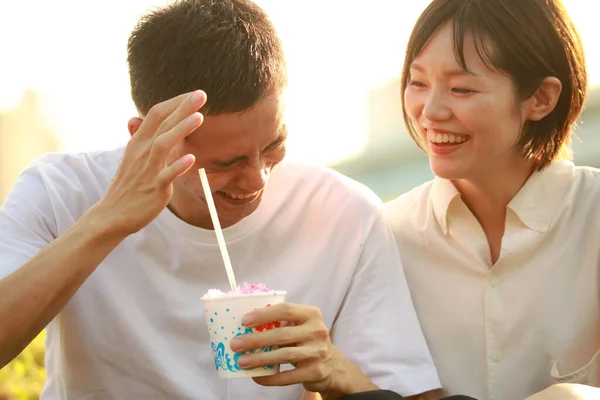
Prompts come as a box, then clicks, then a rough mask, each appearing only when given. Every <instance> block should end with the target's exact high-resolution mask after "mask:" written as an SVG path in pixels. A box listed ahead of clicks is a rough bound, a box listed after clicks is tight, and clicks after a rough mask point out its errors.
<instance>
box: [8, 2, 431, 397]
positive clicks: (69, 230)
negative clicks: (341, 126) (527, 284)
mask: <svg viewBox="0 0 600 400" xmlns="http://www.w3.org/2000/svg"><path fill="white" fill-rule="evenodd" d="M128 63H129V69H130V77H131V85H132V96H133V100H134V102H135V104H136V106H137V109H138V111H139V117H136V118H132V119H131V120H130V121H129V124H128V128H129V132H130V134H131V136H132V138H131V140H130V141H129V143H128V145H127V147H126V148H124V149H119V150H116V151H103V152H97V153H91V154H89V153H86V154H50V155H48V156H45V157H43V158H41V159H40V160H39V161H38V162H36V164H35V165H34V166H32V167H31V168H29V169H27V170H26V171H25V172H24V173H23V175H22V176H21V178H20V179H19V181H18V182H17V184H16V185H15V187H14V189H13V191H12V192H11V194H10V195H9V197H8V199H7V200H6V201H5V203H4V205H3V206H2V209H1V212H0V252H1V253H0V254H1V257H0V279H1V280H0V320H1V321H3V323H2V326H1V327H0V365H5V364H6V363H7V362H9V361H10V360H11V359H12V358H14V357H15V356H16V355H17V354H18V353H19V352H20V351H21V350H22V349H23V348H24V347H25V346H26V345H27V344H28V343H29V342H30V341H31V340H32V339H33V338H34V337H35V336H36V335H37V334H38V333H39V332H40V330H42V329H43V328H44V327H45V326H46V325H47V338H48V339H47V360H46V364H47V369H48V378H47V384H46V388H45V390H44V393H43V395H42V398H43V399H46V400H53V399H59V398H60V399H65V398H69V399H70V398H87V399H134V398H136V399H137V398H161V399H163V398H164V399H184V398H185V399H239V398H244V399H255V398H256V399H258V398H260V399H297V398H299V397H300V396H301V395H302V393H303V389H305V390H306V391H307V392H319V393H321V395H322V396H323V397H324V398H325V399H333V398H338V397H339V396H341V395H344V394H352V393H359V392H364V391H369V390H372V389H377V388H378V387H381V388H385V389H392V390H395V391H398V392H399V393H401V394H403V395H415V394H418V393H422V392H425V391H428V390H431V389H435V388H437V387H439V380H438V377H437V373H436V371H435V368H434V365H433V363H432V360H431V357H430V354H429V351H428V349H427V346H426V344H425V341H424V339H423V336H422V333H421V329H420V326H419V323H418V321H417V318H416V315H415V311H414V308H413V305H412V302H411V299H410V295H409V292H408V289H407V287H406V281H405V278H404V275H403V272H402V268H401V266H400V261H399V257H398V254H397V250H396V248H395V245H394V241H393V238H392V237H391V234H390V232H389V230H388V228H387V227H386V225H385V223H384V221H383V219H382V216H381V215H380V212H379V208H380V203H379V200H378V199H376V197H375V196H374V195H373V194H372V193H371V192H369V191H368V190H367V189H366V188H364V187H363V186H361V185H359V184H357V183H355V182H352V181H350V180H349V179H346V178H344V177H342V176H340V175H338V174H336V173H334V172H332V171H329V170H326V169H324V168H317V167H310V166H305V165H301V164H296V163H288V162H282V160H283V158H284V154H285V141H286V135H287V131H286V127H285V124H284V121H283V117H282V116H283V111H284V97H283V95H284V89H285V85H286V78H287V77H286V67H285V60H284V56H283V52H282V46H281V43H280V41H279V39H278V37H277V35H276V32H275V30H274V28H273V26H272V24H271V22H270V21H269V19H268V17H267V16H266V15H265V13H264V12H263V11H262V10H261V9H260V8H258V7H257V6H256V5H254V4H253V3H252V2H250V1H249V0H218V1H217V0H184V1H180V2H177V3H174V4H172V5H169V6H167V7H165V8H162V9H160V10H157V11H154V12H153V13H151V14H149V15H148V16H146V17H145V18H143V19H142V20H141V21H140V23H139V24H138V26H137V27H136V28H135V30H134V31H133V33H132V35H131V37H130V40H129V44H128ZM198 89H202V90H198ZM182 93H183V94H182ZM87 95H89V96H93V93H89V94H87ZM82 101H85V97H84V98H83V100H82ZM199 110H200V111H201V112H202V114H200V112H199ZM95 113H96V114H100V116H101V113H102V111H101V110H96V111H95ZM309 117H310V116H309V114H308V113H307V118H309ZM82 134H83V132H82ZM318 145H319V143H315V146H318ZM200 167H204V168H205V169H206V171H207V174H208V178H209V181H210V184H211V190H212V193H213V197H214V199H215V203H216V209H217V212H218V215H219V219H220V222H221V224H222V226H223V227H224V235H225V238H226V241H227V245H228V249H229V251H230V256H231V259H232V263H233V265H234V269H235V273H236V275H237V277H238V280H241V281H249V282H264V283H266V284H267V285H268V286H270V287H271V288H273V289H278V290H279V289H280V290H286V291H287V292H288V295H287V298H286V299H287V300H288V301H289V302H288V303H285V304H283V305H276V306H272V307H268V308H266V309H264V310H257V311H255V312H254V313H251V314H249V315H246V316H245V320H244V322H245V324H246V325H248V326H260V325H262V324H265V323H269V322H274V321H286V322H287V324H286V326H284V327H281V328H278V329H274V330H271V331H266V332H261V333H254V334H249V335H245V336H243V337H241V338H239V340H236V341H233V342H232V344H231V346H232V349H233V350H234V351H236V352H248V351H249V350H252V349H256V348H260V347H265V346H270V345H277V346H280V348H279V349H278V350H275V351H273V352H270V353H261V354H252V355H250V354H246V355H244V356H242V357H240V358H239V359H238V363H239V365H240V367H243V368H247V367H256V366H261V365H272V364H282V372H280V373H278V374H276V375H273V376H270V377H262V378H256V379H255V381H256V383H258V384H260V386H259V385H256V384H255V383H254V382H253V381H252V380H219V379H217V377H216V373H215V371H214V368H215V367H214V363H213V361H212V354H211V349H210V343H209V339H208V331H207V328H206V326H205V323H204V316H203V310H202V307H201V302H200V297H201V296H202V294H203V293H204V292H206V291H207V290H208V289H209V288H212V287H217V288H222V289H225V288H226V282H227V280H226V276H225V272H224V268H223V266H222V261H221V257H220V253H219V249H218V246H217V243H216V239H215V235H214V231H212V230H211V229H212V224H211V220H210V215H209V212H208V208H207V205H206V200H205V198H204V196H203V193H202V187H201V184H200V180H199V178H198V173H197V170H198V168H200ZM342 353H343V354H345V355H346V357H347V358H346V357H345V356H344V355H343V354H342ZM292 365H293V367H292Z"/></svg>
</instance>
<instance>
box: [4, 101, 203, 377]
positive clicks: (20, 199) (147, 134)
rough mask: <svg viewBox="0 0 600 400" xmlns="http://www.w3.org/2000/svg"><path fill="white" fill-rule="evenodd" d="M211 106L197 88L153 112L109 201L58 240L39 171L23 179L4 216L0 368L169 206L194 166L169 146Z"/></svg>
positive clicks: (127, 155) (130, 145)
mask: <svg viewBox="0 0 600 400" xmlns="http://www.w3.org/2000/svg"><path fill="white" fill-rule="evenodd" d="M205 101H206V94H204V93H203V92H200V91H196V92H194V93H193V94H192V95H190V94H189V93H187V94H184V95H181V96H178V97H175V98H173V99H170V100H167V101H165V102H163V103H161V104H159V105H157V106H155V107H153V108H152V110H150V112H149V113H148V116H147V117H146V118H145V119H144V121H143V122H142V124H141V126H140V127H139V130H138V132H136V134H135V135H134V136H133V137H132V139H131V140H130V141H129V143H128V145H127V149H126V150H125V154H124V156H123V159H122V161H121V165H120V166H119V169H118V170H117V172H116V174H115V177H114V179H113V182H112V184H111V185H110V187H109V188H108V191H107V193H106V195H105V196H104V198H103V199H102V200H101V201H100V202H99V203H97V204H96V205H95V206H93V207H92V208H91V209H90V210H88V211H87V212H86V213H85V214H83V216H82V217H81V218H80V219H79V220H78V221H77V222H76V223H75V224H73V226H72V227H71V228H70V229H68V230H67V231H66V232H65V233H64V234H62V235H60V236H59V237H58V238H56V239H54V240H52V239H53V235H52V234H49V232H48V230H49V228H48V227H47V226H46V224H45V223H44V222H47V220H49V219H53V218H48V216H47V215H44V212H43V211H40V210H46V212H50V211H48V209H51V207H49V205H48V204H47V203H48V202H49V200H48V197H47V196H45V197H44V196H43V195H44V193H46V194H47V192H46V191H45V190H46V189H45V187H44V184H43V183H42V182H41V181H40V179H37V180H36V178H37V177H36V176H35V174H29V175H27V174H26V175H24V176H23V177H22V180H20V181H19V182H17V185H16V188H15V189H14V190H13V191H12V192H11V194H10V195H9V198H8V199H7V200H6V202H5V203H4V204H3V206H2V209H1V211H0V251H1V252H2V253H1V254H0V277H2V276H4V275H6V276H5V277H4V278H3V279H0V321H2V325H0V368H1V367H3V366H4V365H6V364H7V363H9V362H10V361H11V360H12V359H13V358H14V357H16V356H17V355H18V354H19V353H20V352H21V351H22V350H23V349H24V348H25V346H27V345H28V344H29V343H30V342H31V340H33V338H35V337H36V336H37V334H38V333H39V332H40V331H41V330H42V329H44V327H45V326H46V325H47V324H48V323H49V322H50V321H51V320H52V319H53V318H54V317H55V316H56V315H57V314H58V313H59V312H60V310H62V309H63V307H64V306H65V305H66V304H67V302H68V301H69V299H71V297H72V296H73V295H74V294H75V292H76V291H77V289H79V287H80V286H81V285H82V284H83V282H84V281H85V280H86V279H87V278H88V277H89V276H90V274H91V273H92V272H93V271H94V270H95V269H96V267H98V265H100V263H101V262H102V261H103V260H104V258H106V256H107V255H108V254H109V253H110V252H111V251H112V250H113V249H114V248H115V247H116V246H117V245H118V244H119V243H120V242H121V241H122V240H123V239H125V238H126V237H127V236H129V235H130V234H132V233H134V232H137V231H138V230H140V229H141V228H143V227H144V226H146V225H147V224H149V223H150V222H151V221H152V220H154V218H156V216H157V215H158V214H160V212H161V211H162V210H163V209H164V208H165V207H166V206H167V204H168V203H169V201H170V199H171V196H172V194H173V181H174V180H175V179H176V178H177V177H178V176H180V175H181V174H183V173H185V172H186V171H187V170H188V169H190V168H191V167H192V165H193V164H194V157H193V156H191V155H186V156H184V157H182V158H180V159H179V160H174V162H172V163H171V164H170V165H169V164H168V160H169V155H170V152H171V149H172V148H173V147H174V146H175V145H176V144H177V143H178V142H180V141H181V140H183V139H184V138H185V137H186V136H187V135H189V134H190V133H192V132H193V131H195V130H196V128H198V126H200V124H201V123H202V116H201V115H200V114H199V113H198V112H197V110H199V109H200V108H201V107H202V105H203V104H204V103H205ZM32 175H33V176H32ZM52 217H53V216H52ZM44 219H46V221H45V220H44ZM44 230H46V231H45V232H44ZM11 272H12V273H11Z"/></svg>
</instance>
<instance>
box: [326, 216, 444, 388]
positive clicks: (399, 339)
mask: <svg viewBox="0 0 600 400" xmlns="http://www.w3.org/2000/svg"><path fill="white" fill-rule="evenodd" d="M331 337H332V341H333V344H334V345H336V346H337V347H338V348H339V349H340V350H341V351H342V352H343V353H344V354H345V355H346V357H348V358H349V359H350V361H352V362H354V363H355V364H356V365H358V366H359V367H360V368H361V370H362V371H363V372H364V373H365V374H366V375H367V376H368V377H369V378H370V379H371V380H372V381H373V382H374V384H376V385H377V386H379V387H381V389H389V390H393V391H395V392H397V393H400V394H402V395H404V396H414V395H417V394H421V393H424V392H428V391H431V390H434V389H437V388H439V387H440V386H441V384H440V381H439V377H438V375H437V371H436V369H435V365H434V364H433V360H432V358H431V354H430V352H429V349H428V347H427V344H426V342H425V338H424V336H423V333H422V330H421V326H420V324H419V321H418V319H417V315H416V311H415V308H414V305H413V302H412V298H411V295H410V292H409V288H408V285H407V282H406V277H405V275H404V270H403V268H402V264H401V261H400V256H399V254H398V250H397V247H396V242H395V240H394V238H393V235H392V233H391V231H390V230H389V228H388V226H387V224H386V223H385V221H384V219H383V216H382V215H378V217H377V218H376V219H375V221H374V223H373V226H372V228H371V230H370V232H369V234H368V236H367V238H366V241H365V243H364V247H363V250H362V255H361V257H360V260H359V265H358V267H357V269H356V272H355V274H354V277H353V279H352V281H351V284H350V287H349V290H348V293H347V295H346V298H345V300H344V302H343V304H342V309H341V311H340V313H339V314H338V317H337V318H336V320H335V322H334V325H333V328H332V332H331Z"/></svg>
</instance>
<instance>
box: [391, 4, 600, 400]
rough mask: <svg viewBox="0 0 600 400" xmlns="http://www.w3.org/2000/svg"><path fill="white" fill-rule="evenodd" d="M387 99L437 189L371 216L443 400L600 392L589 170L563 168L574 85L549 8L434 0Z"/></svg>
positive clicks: (577, 64)
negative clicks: (409, 298) (392, 246)
mask: <svg viewBox="0 0 600 400" xmlns="http://www.w3.org/2000/svg"><path fill="white" fill-rule="evenodd" d="M402 91H403V95H404V97H403V112H404V117H405V121H406V123H407V126H408V128H409V131H410V133H411V135H412V136H413V138H414V139H415V141H416V142H417V143H418V144H419V145H420V146H421V147H422V149H423V150H424V151H425V152H426V153H427V154H428V156H429V160H430V166H431V169H432V171H433V172H434V174H435V175H436V177H435V179H434V180H433V181H431V182H428V183H425V184H424V185H422V186H420V187H417V188H416V189H414V190H412V191H411V192H409V193H407V194H405V195H402V196H400V197H399V198H397V199H396V200H394V201H392V202H390V203H388V204H387V205H386V217H387V218H388V221H389V223H390V225H391V227H392V229H393V231H394V233H395V235H396V238H397V242H398V245H399V249H400V252H401V254H402V260H403V264H404V268H405V270H406V274H407V278H408V282H409V285H410V287H411V293H412V295H413V299H414V302H415V305H416V309H417V312H418V313H419V316H420V320H421V323H422V326H423V329H424V332H425V336H426V339H427V341H428V345H429V347H430V349H431V352H432V354H433V357H434V361H435V363H436V366H437V368H438V371H439V374H440V377H441V380H442V385H443V387H444V391H445V394H447V395H451V394H456V393H460V394H466V395H469V396H472V397H474V398H477V399H480V400H483V399H501V400H511V399H523V398H526V397H527V396H531V395H534V394H535V393H538V392H541V391H543V390H544V389H545V388H548V387H551V386H552V385H554V384H558V383H572V384H584V385H589V386H600V353H599V350H600V289H599V288H600V273H599V269H600V171H599V170H596V169H593V168H579V167H575V166H573V164H572V163H571V162H569V161H568V159H569V157H570V152H569V147H570V136H571V132H572V128H573V126H574V124H575V122H576V120H577V118H578V116H579V114H580V112H581V109H582V107H583V104H584V101H585V97H586V92H587V76H586V71H585V60H584V54H583V50H582V46H581V42H580V39H579V37H578V34H577V32H576V30H575V28H574V26H573V24H572V22H571V20H570V19H569V17H568V15H567V13H566V12H565V10H564V8H563V6H562V4H561V3H560V2H559V1H558V0H433V1H432V2H431V4H430V5H429V6H428V7H427V9H426V10H425V11H424V12H423V14H422V15H421V17H420V18H419V20H418V22H417V24H416V26H415V27H414V30H413V32H412V35H411V37H410V40H409V43H408V48H407V52H406V59H405V65H404V71H403V76H402ZM559 387H564V385H559ZM587 390H591V391H592V392H594V393H595V396H598V398H600V393H598V392H597V389H594V388H587Z"/></svg>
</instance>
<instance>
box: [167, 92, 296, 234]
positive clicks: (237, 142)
mask: <svg viewBox="0 0 600 400" xmlns="http://www.w3.org/2000/svg"><path fill="white" fill-rule="evenodd" d="M209 96H210V94H209ZM283 108H284V107H283V96H282V95H279V94H278V95H273V96H269V97H266V98H264V99H263V100H261V101H259V102H258V103H256V104H255V105H254V106H253V107H252V108H250V109H248V110H246V111H244V112H240V113H234V114H222V115H217V116H205V118H204V123H203V124H202V125H201V126H200V127H199V128H198V129H197V130H196V131H195V132H193V133H192V134H191V135H189V136H188V137H187V138H186V139H185V140H184V141H182V142H181V143H180V144H178V145H177V146H176V147H175V149H174V151H173V152H172V154H171V156H170V159H171V160H170V161H171V162H172V161H174V160H176V159H177V158H179V157H181V156H183V155H185V154H190V153H191V154H193V155H194V156H196V164H195V165H194V167H192V168H191V169H190V170H189V171H188V172H186V173H185V174H184V175H182V176H181V177H179V178H178V179H177V180H175V182H174V193H173V198H172V201H171V204H170V208H171V210H172V211H173V212H174V213H175V214H177V215H178V216H179V217H180V218H181V219H183V220H185V221H186V222H188V223H192V224H194V225H197V226H201V227H204V228H206V227H211V226H212V223H211V221H210V214H209V213H208V207H207V205H206V199H205V197H204V193H203V190H202V185H201V182H200V178H199V176H198V169H199V168H204V169H205V170H206V174H207V176H208V180H209V183H210V187H211V192H212V194H213V198H214V201H215V206H216V209H217V213H218V215H219V220H220V222H221V225H222V226H223V227H228V226H231V225H233V224H235V223H237V222H239V221H241V220H242V219H243V218H245V217H247V216H248V215H250V214H251V213H252V212H254V211H255V210H256V209H257V207H258V205H259V204H260V201H261V198H262V195H263V192H264V189H265V186H266V185H267V182H268V180H269V176H270V174H271V170H272V169H273V167H274V166H275V165H277V164H278V163H279V162H280V161H281V160H282V159H283V158H284V156H285V141H286V138H287V130H286V126H285V125H284V123H283Z"/></svg>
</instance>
